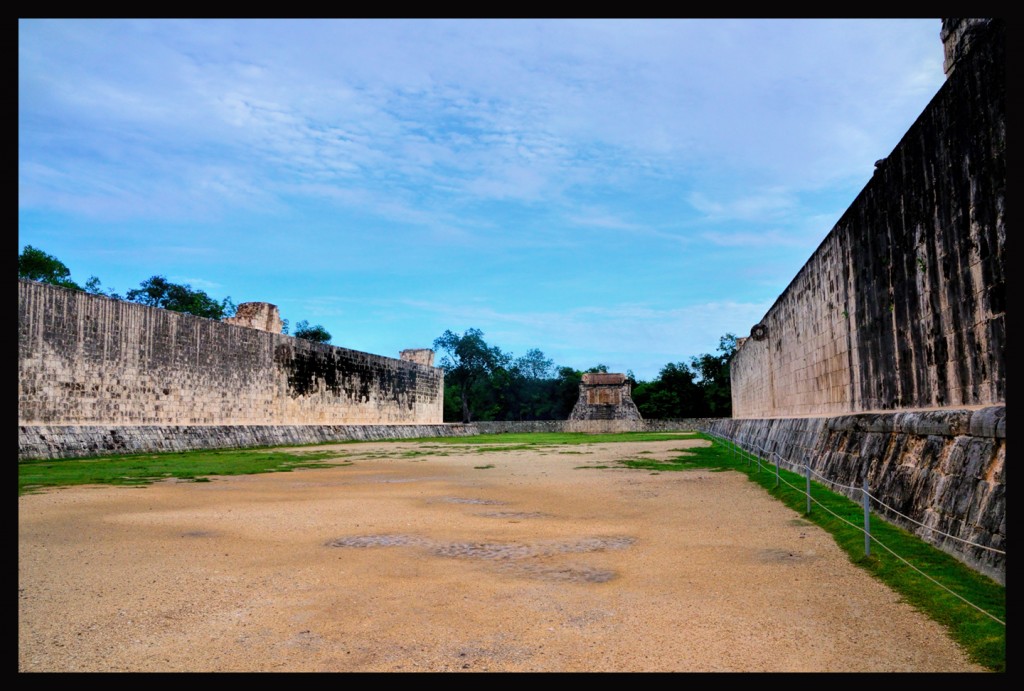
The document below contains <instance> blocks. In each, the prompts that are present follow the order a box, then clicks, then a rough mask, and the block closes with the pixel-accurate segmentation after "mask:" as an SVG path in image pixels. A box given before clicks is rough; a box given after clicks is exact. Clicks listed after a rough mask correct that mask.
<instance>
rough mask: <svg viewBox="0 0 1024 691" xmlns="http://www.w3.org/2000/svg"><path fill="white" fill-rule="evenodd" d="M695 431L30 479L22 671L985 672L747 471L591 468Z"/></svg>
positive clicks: (22, 558) (22, 551)
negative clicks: (235, 467) (216, 474)
mask: <svg viewBox="0 0 1024 691" xmlns="http://www.w3.org/2000/svg"><path fill="white" fill-rule="evenodd" d="M693 443H701V442H688V441H662V442H650V443H640V444H632V443H629V444H626V443H608V444H598V445H591V446H586V447H550V448H548V449H542V450H532V451H505V452H489V453H483V452H479V451H475V450H474V449H473V448H472V447H468V448H467V447H462V446H450V445H442V444H438V443H426V444H418V443H408V442H403V443H367V444H356V445H353V444H344V445H336V446H331V447H329V448H332V449H337V450H338V451H339V453H343V454H346V456H345V457H344V458H345V459H346V460H352V461H354V463H353V464H352V465H349V466H344V467H337V468H330V469H316V470H300V471H295V472H290V473H273V474H265V475H249V476H237V477H229V478H214V479H213V480H212V482H209V483H185V482H162V483H159V484H156V485H151V486H148V487H143V488H123V487H81V488H70V489H62V490H57V491H52V492H48V493H45V494H39V495H30V496H24V497H21V498H19V500H18V509H19V515H18V670H19V671H20V672H56V671H137V672H151V671H190V672H210V671H290V672H298V671H332V672H350V671H372V672H387V671H397V672H415V671H444V672H449V671H451V672H483V671H558V672H574V671H602V672H603V671H621V672H628V671H638V672H639V671H643V672H660V671H678V672H687V671H741V672H761V671H819V672H839V671H899V672H911V671H929V672H936V671H939V672H941V671H949V672H952V671H957V672H959V671H983V670H982V669H981V668H979V667H977V666H975V665H973V664H971V663H970V662H969V661H968V660H967V658H966V656H965V655H964V653H963V652H962V651H961V650H960V649H959V648H958V647H957V646H956V645H955V644H954V643H953V642H952V641H951V640H950V638H949V636H948V635H947V634H946V632H945V631H944V630H943V629H942V628H941V627H939V626H938V625H937V624H935V623H934V622H932V621H931V620H929V619H927V618H926V617H925V616H923V615H922V614H920V613H918V612H917V611H915V610H914V609H912V608H911V607H910V606H909V605H907V604H905V603H903V602H902V601H901V600H900V598H899V597H898V596H897V595H895V594H894V593H893V592H892V591H890V590H889V589H887V588H886V587H885V586H883V585H881V584H879V583H878V582H876V581H875V580H873V579H872V578H870V577H869V576H868V575H867V574H866V573H864V572H863V571H861V570H860V569H858V568H856V567H855V566H853V565H852V564H851V563H850V562H849V560H848V559H847V557H846V556H845V555H844V554H843V553H842V552H841V551H840V550H839V548H838V547H836V545H835V543H834V542H833V541H832V539H831V538H830V537H829V536H828V535H827V534H825V533H824V532H823V531H821V530H820V529H819V528H817V527H816V526H814V525H812V524H809V523H808V522H806V521H804V520H803V519H802V518H801V517H800V515H799V514H797V513H795V512H794V511H792V510H790V509H788V508H785V507H783V506H782V505H781V504H779V503H777V502H775V501H773V500H772V499H770V498H769V497H768V496H767V495H766V494H765V493H764V492H763V491H762V490H761V489H759V488H758V487H756V486H755V485H753V484H752V483H750V482H748V481H747V480H746V479H745V478H744V477H743V476H741V475H739V474H736V473H728V472H721V473H713V472H708V471H687V472H666V473H651V472H648V471H637V470H626V469H616V468H612V469H598V468H580V466H596V465H601V464H603V463H608V462H610V461H614V460H617V459H623V458H637V457H648V458H650V457H653V458H669V457H673V456H675V455H678V452H677V451H673V450H678V449H681V448H683V447H685V446H687V445H690V444H693ZM318 448H328V447H318ZM413 450H419V451H426V452H427V455H403V453H404V452H409V451H413ZM484 466H493V467H484Z"/></svg>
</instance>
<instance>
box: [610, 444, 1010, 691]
mask: <svg viewBox="0 0 1024 691" xmlns="http://www.w3.org/2000/svg"><path fill="white" fill-rule="evenodd" d="M699 436H700V437H701V438H704V439H707V440H708V441H710V442H711V444H710V446H702V447H694V448H692V449H688V450H687V451H686V452H685V455H682V456H679V457H678V458H677V459H674V460H672V461H668V462H665V461H652V460H647V459H629V460H624V461H620V462H619V464H620V466H625V467H628V468H636V469H642V470H656V471H662V472H663V471H674V470H691V469H696V468H702V469H708V470H733V471H736V472H740V473H743V474H745V475H746V476H747V477H748V478H749V479H750V480H751V481H752V482H755V483H757V484H759V485H761V487H763V488H764V489H765V490H766V491H767V492H768V493H769V494H770V495H772V496H773V497H775V498H776V499H778V500H779V501H781V502H782V503H784V504H785V505H786V506H788V507H790V508H791V509H794V510H795V511H798V512H799V513H800V514H801V515H802V516H803V517H804V519H806V520H808V521H810V522H812V523H815V524H817V525H818V526H820V527H821V528H823V529H824V530H826V531H828V532H829V533H830V534H831V535H832V536H833V538H834V539H835V541H836V543H837V544H838V545H839V547H840V548H842V550H843V551H844V552H846V553H847V555H848V556H849V557H850V561H851V562H853V563H854V564H855V565H857V566H859V567H861V568H863V569H865V570H866V571H868V572H869V573H871V574H872V575H873V576H875V577H876V578H878V579H879V580H880V581H882V582H883V583H885V584H886V585H888V586H889V587H890V588H892V589H893V590H894V591H895V592H896V593H898V594H899V595H900V596H901V597H903V598H904V599H905V601H906V602H908V603H909V604H911V605H912V606H913V607H915V608H916V609H918V610H919V611H921V612H923V613H925V614H926V615H928V616H929V617H931V618H932V619H933V620H935V621H936V622H938V623H939V624H941V625H942V626H944V627H945V628H946V629H947V630H948V631H949V632H950V635H951V636H952V637H953V639H954V640H955V641H956V642H957V643H959V644H960V645H961V646H962V647H963V648H964V649H965V650H966V652H967V654H968V655H969V656H970V657H971V659H972V660H974V661H975V662H976V663H978V664H979V665H982V666H984V667H986V668H988V669H990V670H992V671H996V672H1005V671H1006V626H1005V625H1003V624H1000V623H999V622H997V621H994V620H993V619H992V618H991V617H989V616H986V615H985V614H983V613H982V612H979V611H978V610H977V609H975V607H972V606H971V605H969V604H967V603H965V602H963V601H962V600H961V599H959V598H957V597H956V596H954V595H951V594H950V593H949V592H947V591H946V590H944V589H943V588H942V587H940V586H939V585H936V584H935V583H933V582H932V581H930V580H929V579H928V578H926V577H925V576H922V575H921V574H919V573H918V572H917V571H915V570H914V569H912V568H911V567H910V566H908V565H907V564H906V563H904V562H903V561H901V560H900V559H898V558H897V557H895V556H893V554H891V553H890V552H888V551H886V550H885V549H883V548H881V547H880V546H879V544H878V543H880V544H882V545H885V546H886V547H888V548H889V549H891V550H892V551H893V552H895V554H897V555H899V556H900V557H902V558H903V559H905V560H906V561H907V562H909V563H910V564H913V565H914V566H915V567H917V568H918V569H920V570H921V571H922V572H924V573H925V574H927V575H928V576H930V577H931V578H932V579H934V580H935V581H938V583H940V584H942V585H943V586H945V587H946V588H948V589H949V590H950V591H952V592H953V593H956V594H957V595H959V596H960V597H961V598H963V599H964V600H967V601H968V602H970V603H973V604H974V605H976V606H977V607H978V608H981V609H982V610H984V611H985V612H988V613H989V614H991V615H992V616H994V617H996V618H998V619H999V620H1001V621H1004V622H1005V621H1006V588H1005V587H1004V586H1002V585H1000V584H999V583H997V582H996V581H994V580H992V579H991V578H988V577H987V576H985V575H983V574H980V573H978V572H977V571H975V570H973V569H971V568H970V567H968V566H967V565H965V564H963V563H962V562H960V561H958V560H957V559H956V558H954V557H952V556H950V555H949V554H947V553H945V552H943V551H942V550H940V549H938V548H936V547H933V546H932V545H930V544H928V543H927V542H925V541H924V540H921V539H920V538H918V537H917V536H915V535H913V534H912V533H910V532H908V531H906V530H904V529H903V528H900V527H898V526H896V525H893V524H891V523H889V522H888V521H886V520H885V519H884V518H883V517H881V516H879V515H877V514H875V513H870V523H871V537H872V545H871V556H870V557H868V556H865V554H864V533H863V531H862V530H861V529H860V528H862V527H863V525H864V510H863V507H862V506H861V504H860V503H859V502H857V501H853V500H851V499H849V498H847V497H846V496H844V495H842V494H838V493H836V492H833V491H832V490H830V489H828V487H826V486H825V485H822V484H820V483H818V482H815V481H813V480H812V481H811V497H812V499H813V502H812V505H811V512H810V514H808V513H806V511H807V495H806V494H805V487H806V478H805V477H804V476H803V475H800V474H798V473H794V472H791V471H789V470H786V469H783V468H780V469H779V480H780V482H779V485H778V487H776V485H775V466H774V465H772V464H771V463H770V462H768V461H765V460H763V459H762V461H761V465H760V469H759V467H758V464H757V462H756V460H755V457H753V456H751V455H750V454H745V453H744V452H741V451H737V450H735V449H734V448H733V446H732V445H731V444H730V443H729V442H727V441H722V440H718V439H715V438H713V437H711V436H709V435H704V434H701V435H699ZM787 483H788V484H787ZM790 485H791V486H790ZM825 509H828V511H826V510H825ZM829 512H831V513H829ZM832 514H836V515H835V516H834V515H832ZM837 516H838V517H837ZM851 524H852V525H851Z"/></svg>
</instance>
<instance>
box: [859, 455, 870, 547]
mask: <svg viewBox="0 0 1024 691" xmlns="http://www.w3.org/2000/svg"><path fill="white" fill-rule="evenodd" d="M861 494H862V495H864V556H865V557H870V556H871V518H870V515H871V513H870V512H871V498H870V497H868V475H867V473H864V488H863V490H862V491H861Z"/></svg>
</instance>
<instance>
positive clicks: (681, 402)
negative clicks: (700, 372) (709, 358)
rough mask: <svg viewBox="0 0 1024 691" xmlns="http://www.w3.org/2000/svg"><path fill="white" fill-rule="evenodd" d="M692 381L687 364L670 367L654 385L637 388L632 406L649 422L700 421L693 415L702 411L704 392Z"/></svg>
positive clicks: (642, 385) (693, 379) (692, 373)
mask: <svg viewBox="0 0 1024 691" xmlns="http://www.w3.org/2000/svg"><path fill="white" fill-rule="evenodd" d="M695 379H696V375H695V374H694V372H693V371H691V370H690V368H689V367H688V366H687V365H686V363H683V362H677V363H669V364H667V365H665V366H664V367H662V368H661V372H659V373H658V378H657V379H655V380H654V381H652V382H643V383H640V384H637V386H636V388H635V389H634V390H633V402H634V403H636V407H637V410H639V411H640V415H641V416H642V417H644V418H645V419H648V420H671V419H675V418H684V417H700V415H699V414H695V411H700V410H703V408H704V404H703V403H704V402H703V392H702V391H701V388H700V386H699V385H698V384H697V383H696V381H695Z"/></svg>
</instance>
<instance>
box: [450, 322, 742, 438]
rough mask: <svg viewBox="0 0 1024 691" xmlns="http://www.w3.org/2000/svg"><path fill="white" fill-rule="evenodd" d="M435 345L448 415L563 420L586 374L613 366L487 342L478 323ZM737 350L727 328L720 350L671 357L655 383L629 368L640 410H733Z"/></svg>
mask: <svg viewBox="0 0 1024 691" xmlns="http://www.w3.org/2000/svg"><path fill="white" fill-rule="evenodd" d="M434 349H435V350H438V351H441V352H442V353H443V356H442V357H441V360H440V366H441V368H442V369H444V370H445V391H444V420H445V421H446V422H456V421H462V422H470V421H472V420H520V421H522V420H565V419H568V417H569V415H570V413H571V412H572V409H573V407H574V406H575V405H576V401H577V400H578V399H579V389H580V382H581V381H582V378H583V375H584V374H586V373H607V372H608V367H607V365H604V364H597V365H595V366H593V367H590V368H589V369H587V370H584V371H581V370H577V369H574V368H572V367H556V366H555V364H554V361H553V360H551V359H550V358H548V357H546V356H545V355H544V353H543V352H542V351H541V350H539V349H537V348H531V349H530V350H528V351H527V353H526V355H524V356H522V357H519V358H515V357H513V356H512V354H511V353H504V352H502V350H501V349H500V348H498V347H497V346H491V345H489V344H488V343H487V342H486V341H484V339H483V332H482V331H480V330H479V329H468V330H467V331H466V332H465V333H463V334H462V335H459V334H456V333H454V332H452V331H445V332H444V334H443V335H442V336H441V337H440V338H438V339H436V340H435V341H434ZM735 351H736V337H735V336H733V335H732V334H726V335H725V336H723V337H722V338H721V339H720V341H719V347H718V354H715V355H710V354H705V355H701V356H699V357H692V358H690V360H689V363H686V362H677V363H669V364H667V365H665V367H664V368H662V370H661V372H660V373H659V375H658V378H657V379H655V380H654V381H652V382H637V380H636V377H635V376H634V375H633V372H632V371H629V372H628V373H627V379H628V381H629V382H630V385H631V387H632V390H633V400H634V402H636V404H637V408H638V409H639V410H640V414H641V415H642V416H643V417H644V418H646V419H672V418H686V417H729V416H730V415H731V414H732V391H731V388H730V382H729V360H730V359H731V358H732V355H733V353H735Z"/></svg>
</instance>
